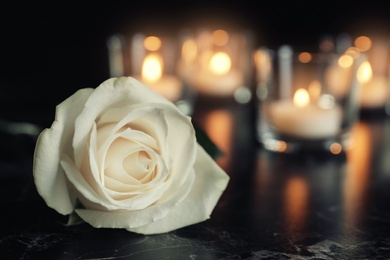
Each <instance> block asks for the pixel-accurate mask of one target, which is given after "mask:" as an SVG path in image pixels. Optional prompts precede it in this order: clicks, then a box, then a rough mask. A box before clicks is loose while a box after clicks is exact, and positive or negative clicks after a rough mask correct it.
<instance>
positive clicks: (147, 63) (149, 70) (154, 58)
mask: <svg viewBox="0 0 390 260" xmlns="http://www.w3.org/2000/svg"><path fill="white" fill-rule="evenodd" d="M161 74H162V61H161V59H159V56H158V55H156V54H149V55H148V56H146V58H145V60H144V63H143V64H142V78H143V79H145V80H149V81H157V80H159V79H160V78H161Z"/></svg>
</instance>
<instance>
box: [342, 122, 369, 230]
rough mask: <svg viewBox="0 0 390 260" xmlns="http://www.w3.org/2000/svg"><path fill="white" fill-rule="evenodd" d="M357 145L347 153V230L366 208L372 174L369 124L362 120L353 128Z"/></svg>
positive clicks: (345, 201)
mask: <svg viewBox="0 0 390 260" xmlns="http://www.w3.org/2000/svg"><path fill="white" fill-rule="evenodd" d="M352 134H353V135H354V140H355V142H356V143H355V145H354V149H351V150H350V151H348V153H347V160H348V164H347V165H348V168H347V174H346V179H345V182H344V189H343V190H344V211H345V212H344V215H345V216H344V217H345V219H344V222H345V226H346V228H347V231H351V230H353V229H354V228H355V226H356V225H357V224H358V223H359V220H360V219H359V217H360V216H362V215H364V214H362V213H363V211H364V210H365V203H366V199H367V187H368V182H369V175H370V170H369V169H370V163H371V160H370V155H371V153H372V151H371V148H372V147H371V142H372V140H371V138H370V136H371V135H370V130H369V127H368V125H367V124H365V123H363V122H360V123H359V124H357V125H356V127H355V128H354V129H352Z"/></svg>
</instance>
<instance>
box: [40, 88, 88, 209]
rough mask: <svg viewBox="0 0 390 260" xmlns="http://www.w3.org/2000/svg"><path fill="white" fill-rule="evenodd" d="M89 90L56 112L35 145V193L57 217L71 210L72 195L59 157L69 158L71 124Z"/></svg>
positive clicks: (60, 105)
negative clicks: (63, 155)
mask: <svg viewBox="0 0 390 260" xmlns="http://www.w3.org/2000/svg"><path fill="white" fill-rule="evenodd" d="M92 91H93V89H82V90H79V91H77V92H76V93H74V94H73V95H72V96H70V97H69V98H67V99H66V100H65V101H63V102H62V103H60V104H59V105H58V106H57V108H56V115H55V121H54V122H53V124H52V125H51V127H50V128H48V129H45V130H44V131H42V133H41V134H40V136H39V137H38V140H37V142H36V146H35V151H34V161H33V175H34V181H35V186H36V188H37V190H38V193H39V194H40V195H41V196H42V198H43V199H44V200H45V202H46V204H47V205H48V206H49V207H51V208H53V209H55V210H56V211H58V212H59V213H61V214H69V213H70V212H72V210H73V203H74V201H72V199H71V198H70V197H72V194H69V191H68V189H67V184H66V178H65V175H64V171H63V169H62V168H61V166H60V158H61V154H62V153H67V154H68V155H69V156H70V157H72V156H73V153H72V148H71V145H70V144H71V142H72V137H73V132H74V121H75V119H76V117H77V116H78V114H79V113H80V111H81V110H82V108H83V106H84V103H85V101H86V100H87V98H88V97H89V96H90V94H91V92H92Z"/></svg>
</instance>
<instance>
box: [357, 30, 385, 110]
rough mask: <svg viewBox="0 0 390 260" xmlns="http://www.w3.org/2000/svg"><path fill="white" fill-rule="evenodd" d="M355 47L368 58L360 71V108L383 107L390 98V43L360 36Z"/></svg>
mask: <svg viewBox="0 0 390 260" xmlns="http://www.w3.org/2000/svg"><path fill="white" fill-rule="evenodd" d="M355 46H356V47H357V48H358V49H359V50H360V51H362V52H365V53H366V55H367V58H368V60H367V61H365V62H364V63H363V64H362V65H361V66H360V68H359V71H358V77H359V81H360V82H361V83H362V88H361V93H360V106H361V107H362V108H378V107H383V106H384V105H385V104H386V102H387V101H388V100H389V97H390V83H389V60H390V56H389V55H390V52H389V48H390V46H389V44H388V41H387V40H384V39H381V38H377V39H375V40H372V39H371V38H370V37H367V36H359V37H357V38H356V39H355Z"/></svg>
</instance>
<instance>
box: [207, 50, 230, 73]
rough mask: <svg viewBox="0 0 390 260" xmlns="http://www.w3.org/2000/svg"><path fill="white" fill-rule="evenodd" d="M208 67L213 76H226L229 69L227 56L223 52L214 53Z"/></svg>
mask: <svg viewBox="0 0 390 260" xmlns="http://www.w3.org/2000/svg"><path fill="white" fill-rule="evenodd" d="M209 67H210V69H211V71H212V72H214V73H215V74H218V75H222V74H226V73H227V72H228V71H229V70H230V67H231V60H230V57H229V55H228V54H227V53H225V52H217V53H215V54H214V55H213V56H212V57H211V59H210V63H209Z"/></svg>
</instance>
